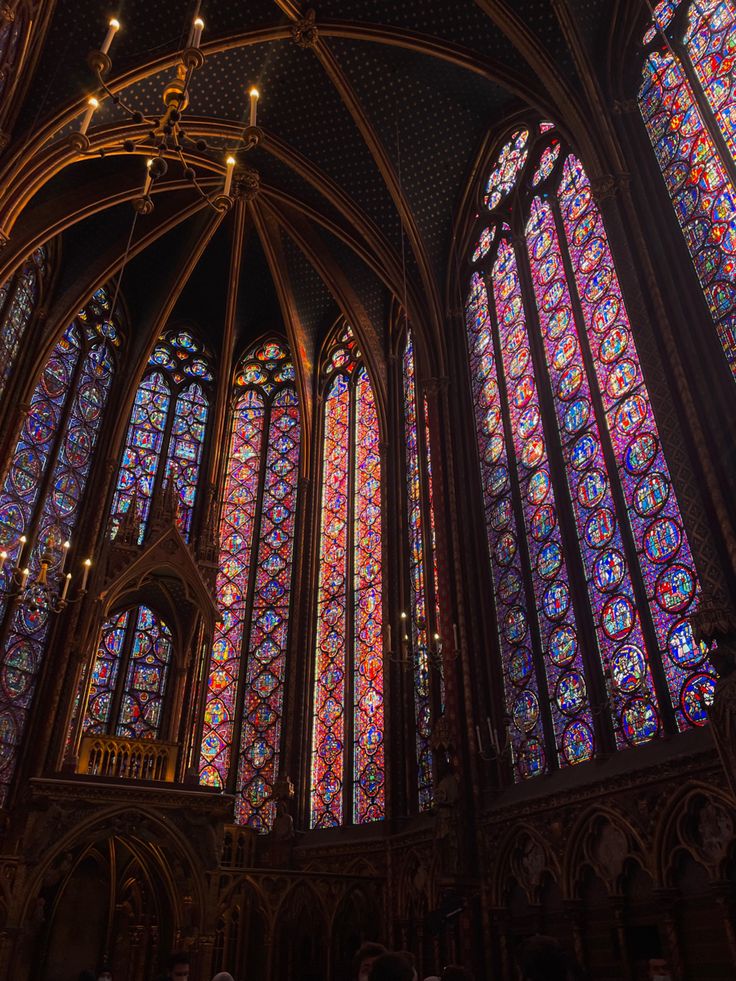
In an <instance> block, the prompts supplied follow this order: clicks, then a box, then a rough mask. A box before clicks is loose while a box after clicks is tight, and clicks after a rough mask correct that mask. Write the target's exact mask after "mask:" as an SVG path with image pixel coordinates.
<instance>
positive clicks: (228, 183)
mask: <svg viewBox="0 0 736 981" xmlns="http://www.w3.org/2000/svg"><path fill="white" fill-rule="evenodd" d="M225 164H226V166H227V169H226V171H225V191H224V194H225V197H229V196H230V190H231V188H232V186H233V171H234V170H235V157H233V156H230V157H228V158H227V160H226V161H225Z"/></svg>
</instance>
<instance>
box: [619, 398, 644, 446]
mask: <svg viewBox="0 0 736 981" xmlns="http://www.w3.org/2000/svg"><path fill="white" fill-rule="evenodd" d="M646 417H647V403H646V401H645V400H644V399H643V398H642V397H641V395H630V396H629V397H628V398H627V399H626V401H625V402H624V403H623V404H622V405H620V406H619V408H618V410H617V412H616V429H617V430H618V431H619V432H620V433H621V435H622V436H633V434H634V433H635V432H636V430H637V429H638V428H639V427H640V426H641V424H642V423H643V422H644V420H645V419H646Z"/></svg>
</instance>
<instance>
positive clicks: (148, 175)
mask: <svg viewBox="0 0 736 981" xmlns="http://www.w3.org/2000/svg"><path fill="white" fill-rule="evenodd" d="M146 167H147V173H146V182H145V184H144V185H143V197H144V198H147V197H148V192H149V191H150V190H151V184H152V183H153V177H151V167H153V160H146Z"/></svg>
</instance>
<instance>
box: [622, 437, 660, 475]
mask: <svg viewBox="0 0 736 981" xmlns="http://www.w3.org/2000/svg"><path fill="white" fill-rule="evenodd" d="M658 448H659V447H658V444H657V437H656V436H653V435H652V434H651V433H640V434H639V435H638V436H637V437H636V439H632V441H631V442H630V443H629V445H628V446H627V447H626V452H625V453H624V466H625V467H626V469H627V470H628V471H629V473H632V474H635V475H636V474H640V473H644V472H645V471H647V470H648V469H649V467H650V466H651V465H652V461H653V460H654V458H655V457H656V455H657V450H658Z"/></svg>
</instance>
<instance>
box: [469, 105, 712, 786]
mask: <svg viewBox="0 0 736 981" xmlns="http://www.w3.org/2000/svg"><path fill="white" fill-rule="evenodd" d="M509 145H511V146H515V147H519V146H521V147H523V152H522V153H520V154H518V155H517V157H516V160H517V162H518V161H520V162H518V165H517V167H516V170H515V173H514V176H513V179H508V178H507V179H506V182H505V183H504V184H503V185H502V186H501V185H499V191H500V192H501V193H500V195H499V196H497V197H495V199H494V200H495V204H494V206H493V207H492V208H491V209H487V210H486V213H485V215H484V217H483V219H481V223H479V224H478V231H479V234H480V235H481V236H485V237H486V239H487V238H488V235H489V234H490V236H491V238H492V244H491V245H489V248H488V249H487V250H486V252H485V253H484V255H482V256H481V255H479V254H477V253H478V249H477V247H475V246H474V248H473V250H472V251H471V255H472V256H473V259H472V261H473V262H474V263H475V265H476V270H475V271H474V272H473V273H472V275H471V280H470V292H469V296H468V301H467V307H466V312H467V332H468V346H469V354H470V370H471V377H472V383H473V396H474V403H475V413H476V426H477V436H478V449H479V457H480V466H481V474H482V484H483V492H484V499H485V506H486V524H487V530H488V544H489V552H490V558H491V570H492V577H493V586H494V594H495V601H496V607H497V614H498V623H499V646H500V651H501V660H502V668H503V678H504V692H505V699H506V711H507V714H508V716H509V717H510V719H511V725H510V742H511V748H512V753H513V760H514V768H515V773H516V776H517V778H524V777H529V776H533V775H535V774H538V773H542V772H546V771H548V770H549V769H550V768H553V767H556V766H568V765H574V764H576V763H580V762H583V761H585V760H587V759H590V758H591V757H593V756H594V755H595V753H596V752H597V751H599V750H600V749H601V748H602V746H603V745H604V744H608V743H612V744H613V745H614V746H615V747H616V748H619V749H621V748H624V747H626V746H632V745H638V744H640V743H643V742H647V741H648V740H650V739H652V738H654V737H655V736H656V735H657V734H659V733H660V732H662V731H663V729H665V728H668V729H670V730H672V729H677V730H683V729H686V728H688V727H690V726H693V725H703V724H704V723H705V721H706V714H705V707H706V704H707V703H708V701H709V699H710V697H711V693H712V689H713V685H714V674H713V670H712V668H711V666H710V664H709V663H708V660H707V653H706V652H705V651H704V650H703V649H701V648H700V647H699V646H698V645H697V644H696V643H695V641H694V638H693V635H692V631H691V629H690V626H689V622H688V619H687V617H688V615H689V614H691V613H692V612H693V610H694V608H695V606H696V604H697V594H698V589H699V587H698V581H697V575H696V572H695V568H694V564H693V559H692V555H691V552H690V547H689V544H688V541H687V536H686V534H685V530H684V527H683V522H682V517H681V515H680V511H679V507H678V504H677V500H676V497H675V491H674V488H673V486H672V480H671V477H670V474H669V470H668V467H667V463H666V460H665V457H664V453H663V450H662V446H661V440H660V437H659V433H658V431H657V425H656V421H655V419H654V415H653V412H652V407H651V404H650V401H649V395H648V393H647V389H646V385H645V383H644V379H643V377H642V372H641V368H640V365H639V359H638V356H637V352H636V345H635V342H634V337H633V333H632V329H631V323H630V321H629V318H628V314H627V312H626V308H625V305H624V301H623V297H622V294H621V288H620V285H619V282H618V277H617V275H616V270H615V266H614V262H613V257H612V255H611V252H610V248H609V245H608V240H607V237H606V232H605V229H604V227H603V222H602V218H601V215H600V212H599V210H598V208H597V206H596V204H595V202H594V200H593V197H592V193H591V189H590V183H589V181H588V178H587V177H586V174H585V171H584V169H583V167H582V165H581V164H580V162H579V161H578V160H577V158H576V157H575V156H574V155H573V154H572V153H570V152H569V151H566V150H565V149H564V147H563V145H562V141H561V138H560V137H559V136H558V135H557V134H556V132H555V131H554V129H553V128H551V127H550V126H549V125H548V124H547V125H546V126H545V128H544V129H542V128H541V127H522V128H519V129H518V130H517V131H516V132H515V133H513V134H512V136H511V139H510V140H509V142H508V143H507V144H506V146H509ZM503 153H504V151H503V150H502V152H501V158H503ZM521 157H523V159H520V158H521ZM486 193H487V194H488V191H487V192H486ZM494 193H495V191H494V190H491V194H494ZM489 210H490V214H489V213H488V211H489ZM512 211H515V213H516V214H521V215H522V216H523V224H522V226H521V232H520V234H518V235H517V236H516V237H515V238H514V237H512V235H511V230H510V224H509V223H510V222H511V215H512ZM483 225H485V226H486V227H485V228H484V227H483ZM487 229H490V233H487ZM582 584H585V585H584V588H582Z"/></svg>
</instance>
